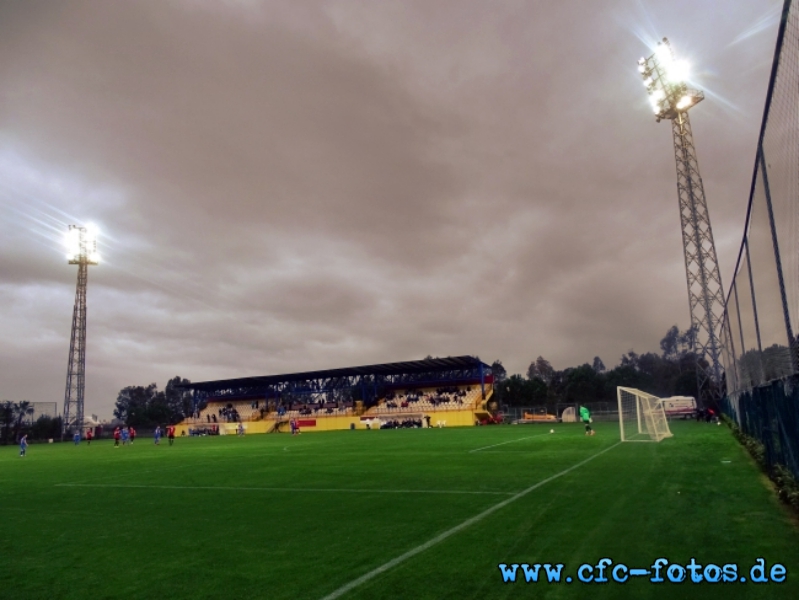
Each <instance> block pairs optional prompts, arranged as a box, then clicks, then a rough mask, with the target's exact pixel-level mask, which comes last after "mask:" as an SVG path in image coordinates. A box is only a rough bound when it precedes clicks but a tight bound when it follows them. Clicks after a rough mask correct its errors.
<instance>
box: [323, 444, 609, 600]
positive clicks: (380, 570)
mask: <svg viewBox="0 0 799 600" xmlns="http://www.w3.org/2000/svg"><path fill="white" fill-rule="evenodd" d="M620 444H621V442H616V443H615V444H613V445H612V446H610V447H609V448H605V449H604V450H600V451H599V452H597V453H596V454H592V455H591V456H589V457H588V458H586V459H584V460H581V461H580V462H578V463H577V464H575V465H572V466H571V467H569V468H568V469H564V470H563V471H561V472H560V473H555V474H554V475H551V476H550V477H547V478H546V479H542V480H541V481H539V482H538V483H535V484H533V485H531V486H530V487H528V488H527V489H525V490H522V491H521V492H519V493H518V494H515V495H513V496H511V497H510V498H508V499H507V500H503V501H502V502H499V503H497V504H495V505H494V506H492V507H490V508H487V509H486V510H484V511H483V512H481V513H479V514H477V515H475V516H473V517H471V518H470V519H466V520H465V521H464V522H463V523H461V524H459V525H456V526H455V527H453V528H452V529H447V530H446V531H445V532H444V533H440V534H439V535H437V536H436V537H434V538H432V539H430V540H428V541H426V542H425V543H424V544H421V545H420V546H416V548H413V549H411V550H408V551H407V552H406V553H405V554H401V555H400V556H398V557H396V558H393V559H391V560H390V561H388V562H387V563H384V564H382V565H380V566H379V567H377V568H375V569H372V570H371V571H369V572H368V573H366V574H364V575H361V576H360V577H358V578H357V579H353V580H352V581H350V582H349V583H347V584H346V585H343V586H341V587H340V588H338V589H337V590H335V591H334V592H332V593H330V594H328V595H327V596H325V597H324V598H322V600H334V599H335V598H339V597H340V596H343V595H344V594H346V593H347V592H349V591H350V590H353V589H355V588H356V587H358V586H359V585H361V584H363V583H366V582H367V581H369V580H370V579H374V578H375V577H377V576H378V575H380V574H382V573H385V572H386V571H388V570H389V569H392V568H394V567H396V566H397V565H398V564H400V563H403V562H405V561H406V560H408V559H409V558H412V557H414V556H416V555H417V554H419V553H421V552H424V551H425V550H427V549H428V548H431V547H433V546H435V545H436V544H438V543H439V542H443V541H444V540H445V539H447V538H448V537H450V536H453V535H455V534H456V533H458V532H460V531H463V530H464V529H466V528H467V527H469V526H470V525H474V524H475V523H477V522H478V521H482V520H483V519H485V518H486V517H487V516H488V515H490V514H491V513H494V512H496V511H498V510H499V509H501V508H504V507H506V506H507V505H508V504H510V503H511V502H515V501H516V500H518V499H519V498H522V497H524V496H526V495H527V494H529V493H530V492H532V491H533V490H535V489H538V488H540V487H541V486H542V485H545V484H547V483H549V482H550V481H553V480H555V479H557V478H558V477H562V476H563V475H566V474H567V473H570V472H571V471H574V470H575V469H578V468H580V467H582V466H583V465H584V464H586V463H588V462H590V461H592V460H594V459H595V458H597V457H598V456H602V455H603V454H604V453H605V452H608V451H609V450H613V449H614V448H615V447H616V446H618V445H620Z"/></svg>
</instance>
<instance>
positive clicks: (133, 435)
mask: <svg viewBox="0 0 799 600" xmlns="http://www.w3.org/2000/svg"><path fill="white" fill-rule="evenodd" d="M128 435H129V436H130V443H131V444H133V440H135V439H136V430H135V429H133V427H128Z"/></svg>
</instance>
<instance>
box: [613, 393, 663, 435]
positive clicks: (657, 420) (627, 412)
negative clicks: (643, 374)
mask: <svg viewBox="0 0 799 600" xmlns="http://www.w3.org/2000/svg"><path fill="white" fill-rule="evenodd" d="M617 393H618V398H619V429H620V431H621V441H622V442H659V441H660V440H662V439H663V438H667V437H671V431H670V430H669V422H668V421H667V420H666V412H665V410H664V409H663V403H662V402H661V401H660V398H658V397H657V396H653V395H652V394H647V393H646V392H642V391H641V390H636V389H633V388H625V387H619V388H617Z"/></svg>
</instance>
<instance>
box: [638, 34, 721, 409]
mask: <svg viewBox="0 0 799 600" xmlns="http://www.w3.org/2000/svg"><path fill="white" fill-rule="evenodd" d="M638 70H639V72H640V73H641V76H642V77H643V79H644V85H645V86H646V89H647V92H648V93H649V99H650V102H651V103H652V109H653V110H654V112H655V119H656V120H657V122H658V123H659V122H660V121H661V120H663V119H668V120H670V121H671V130H672V135H673V138H674V157H675V159H676V162H677V192H678V195H679V203H680V221H681V224H682V240H683V250H684V254H685V274H686V278H687V283H688V301H689V304H690V308H691V327H692V329H693V333H694V336H693V337H694V343H693V345H694V353H695V355H696V360H697V365H696V372H697V386H698V389H699V396H700V398H703V399H709V400H711V401H713V400H719V399H720V398H721V394H722V393H723V392H722V374H723V368H722V366H721V362H720V358H721V350H722V349H721V343H720V341H719V332H720V331H721V324H722V320H721V315H722V314H723V312H724V288H723V287H722V285H721V274H720V272H719V265H718V260H717V258H716V245H715V243H714V242H713V230H712V229H711V227H710V216H709V215H708V210H707V202H706V201H705V189H704V186H703V185H702V176H701V175H700V174H699V164H698V162H697V159H696V150H695V148H694V140H693V135H692V133H691V121H690V120H689V118H688V110H689V109H690V108H691V107H693V106H695V105H697V104H698V103H699V102H701V101H702V100H703V99H704V97H705V96H704V94H703V93H702V92H701V91H699V90H694V89H691V88H689V87H688V86H687V85H686V77H687V67H686V65H685V63H684V62H680V61H677V60H675V57H674V52H673V51H672V48H671V45H670V44H669V41H668V40H667V39H666V38H663V41H662V42H660V43H659V44H658V47H657V50H656V51H655V53H654V54H652V56H650V57H649V58H641V59H640V60H639V61H638Z"/></svg>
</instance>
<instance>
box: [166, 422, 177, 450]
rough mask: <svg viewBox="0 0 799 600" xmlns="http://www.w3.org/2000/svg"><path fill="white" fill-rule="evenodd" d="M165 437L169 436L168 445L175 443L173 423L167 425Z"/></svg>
mask: <svg viewBox="0 0 799 600" xmlns="http://www.w3.org/2000/svg"><path fill="white" fill-rule="evenodd" d="M166 437H167V438H169V445H170V446H171V445H172V444H174V443H175V426H174V425H167V428H166Z"/></svg>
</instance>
